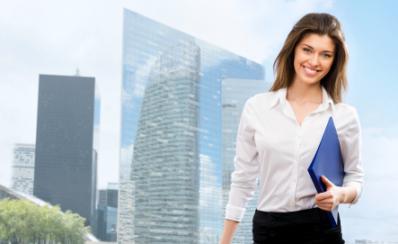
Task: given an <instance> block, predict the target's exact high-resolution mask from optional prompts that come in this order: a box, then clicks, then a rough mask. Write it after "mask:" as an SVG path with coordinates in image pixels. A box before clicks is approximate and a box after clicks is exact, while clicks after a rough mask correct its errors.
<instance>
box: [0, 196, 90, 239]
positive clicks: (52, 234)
mask: <svg viewBox="0 0 398 244" xmlns="http://www.w3.org/2000/svg"><path fill="white" fill-rule="evenodd" d="M88 232H89V228H88V227H85V226H84V218H82V217H80V216H79V215H78V214H75V213H72V212H70V211H67V212H66V213H63V212H62V211H61V210H60V208H59V207H58V206H55V207H49V206H44V207H41V206H37V205H35V204H33V203H31V202H29V201H26V200H10V199H5V200H1V201H0V244H2V243H7V244H8V243H11V244H25V243H39V244H42V243H43V244H58V243H62V244H69V243H71V244H80V243H84V236H85V235H86V234H87V233H88Z"/></svg>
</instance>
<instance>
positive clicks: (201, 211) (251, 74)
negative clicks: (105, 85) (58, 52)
mask: <svg viewBox="0 0 398 244" xmlns="http://www.w3.org/2000/svg"><path fill="white" fill-rule="evenodd" d="M123 28H124V29H123V31H124V33H123V92H122V128H121V162H120V165H121V167H120V168H121V170H123V171H124V169H125V168H126V171H128V172H130V175H128V176H126V175H125V174H124V173H122V172H121V174H120V177H121V182H122V179H123V177H124V180H125V182H128V184H126V185H127V186H129V187H130V191H129V190H124V189H122V187H123V186H122V185H121V186H120V187H121V189H120V190H121V196H120V197H122V192H129V194H131V196H132V197H131V198H130V200H132V201H133V204H132V206H133V208H134V211H133V212H130V213H132V214H133V218H132V219H133V221H132V229H129V231H130V233H129V234H128V235H129V236H128V237H127V235H124V233H123V231H122V230H120V229H119V230H118V232H119V236H120V235H122V236H124V238H126V239H128V238H130V240H131V242H130V243H133V242H134V243H137V244H140V243H154V244H156V243H206V244H208V243H217V242H218V239H219V236H220V234H221V228H222V223H223V216H224V211H223V207H222V175H223V174H222V153H223V150H222V146H223V145H222V141H223V140H222V136H223V135H222V126H223V122H222V104H221V103H222V99H221V98H222V96H221V94H222V92H223V91H222V80H225V79H243V80H261V79H263V77H264V71H263V68H262V66H261V65H260V64H257V63H255V62H252V61H250V60H248V59H245V58H243V57H240V56H238V55H235V54H233V53H230V52H228V51H225V50H223V49H220V48H217V47H215V46H212V45H210V44H208V43H206V42H203V41H201V40H198V39H196V38H194V37H193V36H190V35H188V34H185V33H183V32H180V31H178V30H175V29H172V28H170V27H167V26H165V25H163V24H160V23H158V22H155V21H153V20H150V19H148V18H146V17H143V16H141V15H139V14H136V13H134V12H131V11H128V10H125V11H124V27H123ZM129 165H130V166H129ZM126 178H127V179H126ZM121 184H122V183H121ZM129 207H130V206H125V205H124V204H123V203H122V201H120V202H119V211H120V213H122V212H123V211H124V209H126V208H129ZM120 218H123V216H121V214H119V223H120V222H121V221H122V219H120ZM120 228H122V227H120ZM118 241H119V243H124V242H123V241H122V240H121V239H120V238H119V240H118ZM126 243H127V242H126Z"/></svg>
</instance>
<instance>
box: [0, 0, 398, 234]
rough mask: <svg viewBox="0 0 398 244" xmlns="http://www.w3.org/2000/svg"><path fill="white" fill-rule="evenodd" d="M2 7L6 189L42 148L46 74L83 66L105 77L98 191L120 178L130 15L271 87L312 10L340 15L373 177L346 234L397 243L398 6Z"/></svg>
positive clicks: (239, 0)
mask: <svg viewBox="0 0 398 244" xmlns="http://www.w3.org/2000/svg"><path fill="white" fill-rule="evenodd" d="M0 1H1V6H2V7H1V8H0V31H1V33H2V34H1V36H0V43H1V45H0V53H1V56H0V114H1V117H0V184H6V185H8V184H9V183H10V176H11V162H12V149H13V145H14V143H34V141H35V129H36V110H37V94H38V90H37V88H38V87H37V85H38V75H39V73H47V74H62V75H73V74H74V73H75V70H76V68H77V67H78V68H79V69H80V73H81V75H86V76H95V77H96V80H97V84H98V93H99V96H100V98H101V108H102V111H101V124H100V126H101V129H100V130H101V131H100V150H99V165H98V174H99V175H98V179H99V186H100V187H104V186H106V184H107V183H108V182H115V181H117V180H118V167H119V165H118V162H119V138H120V135H119V128H120V127H119V126H120V95H121V70H122V68H121V60H122V59H121V55H122V54H121V50H122V47H121V45H122V12H123V10H122V9H123V8H124V7H125V8H128V9H130V10H132V11H135V12H137V13H140V14H142V15H145V16H147V17H150V18H152V19H155V20H157V21H159V22H161V23H164V24H166V25H169V26H172V27H174V28H176V29H178V30H181V31H184V32H186V33H188V34H191V35H193V36H195V37H197V38H200V39H202V40H204V41H207V42H209V43H211V44H214V45H216V46H219V47H222V48H225V49H227V50H229V51H232V52H234V53H236V54H239V55H241V56H244V57H247V58H249V59H252V60H254V61H257V62H259V63H262V64H264V65H265V69H266V74H267V75H266V77H267V78H266V80H267V81H268V82H271V81H272V63H273V61H274V59H275V56H276V55H277V52H278V51H279V49H280V47H281V46H282V43H283V41H284V39H285V37H286V35H287V33H288V31H289V30H290V28H291V27H292V26H293V24H294V23H295V22H296V21H297V20H298V19H299V18H300V17H301V16H302V15H304V14H305V13H308V12H312V11H315V12H330V13H332V14H335V15H336V16H337V17H338V18H339V19H340V21H341V22H342V25H343V29H344V31H345V34H346V39H347V42H348V46H349V50H350V61H349V69H348V77H349V90H348V92H347V96H346V100H345V101H346V102H348V103H350V104H352V105H354V106H355V107H357V109H358V112H359V115H360V119H361V122H362V125H363V149H364V152H363V163H364V166H365V170H366V185H365V189H364V192H363V195H362V199H361V201H360V202H359V203H358V204H357V205H355V206H353V207H351V208H349V209H348V208H343V209H342V212H343V213H344V216H345V219H346V223H347V224H346V227H345V228H346V232H345V233H346V236H347V238H348V240H353V239H354V238H362V239H364V238H368V239H375V240H390V241H398V230H397V229H396V227H394V226H398V208H396V206H395V203H396V202H398V197H397V196H395V195H397V194H393V193H394V192H395V187H396V186H397V185H398V179H397V177H396V175H397V174H398V160H397V156H396V151H397V149H398V109H397V105H398V96H397V94H396V93H397V91H398V82H397V77H398V60H397V57H398V46H397V44H396V42H397V40H398V27H397V25H396V23H398V15H397V14H396V11H397V10H398V2H396V1H393V0H380V1H376V0H365V1H354V0H352V1H347V0H284V1H283V0H252V1H244V0H217V1H213V0H201V1H199V0H185V1H178V0H169V1H162V0H145V1H142V0H141V1H138V0H137V1H132V0H129V1H125V0H112V1H111V0H86V1H78V0H69V1H51V0H34V1H24V0H14V1H5V0H0ZM343 225H344V222H343ZM374 226H379V228H377V227H376V228H375V227H374ZM343 227H344V226H343Z"/></svg>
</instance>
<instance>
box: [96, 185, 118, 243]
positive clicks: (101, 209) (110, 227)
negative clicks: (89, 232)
mask: <svg viewBox="0 0 398 244" xmlns="http://www.w3.org/2000/svg"><path fill="white" fill-rule="evenodd" d="M118 192H119V190H118V185H117V184H115V183H109V184H108V188H107V189H101V190H99V194H98V207H97V235H96V236H97V238H99V239H101V240H102V241H116V230H117V225H116V224H117V221H116V219H117V205H118Z"/></svg>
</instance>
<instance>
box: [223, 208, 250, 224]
mask: <svg viewBox="0 0 398 244" xmlns="http://www.w3.org/2000/svg"><path fill="white" fill-rule="evenodd" d="M245 211H246V209H245V208H241V207H236V206H232V205H230V204H227V206H226V208H225V219H229V220H234V221H238V222H241V221H242V219H243V216H244V215H245Z"/></svg>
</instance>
